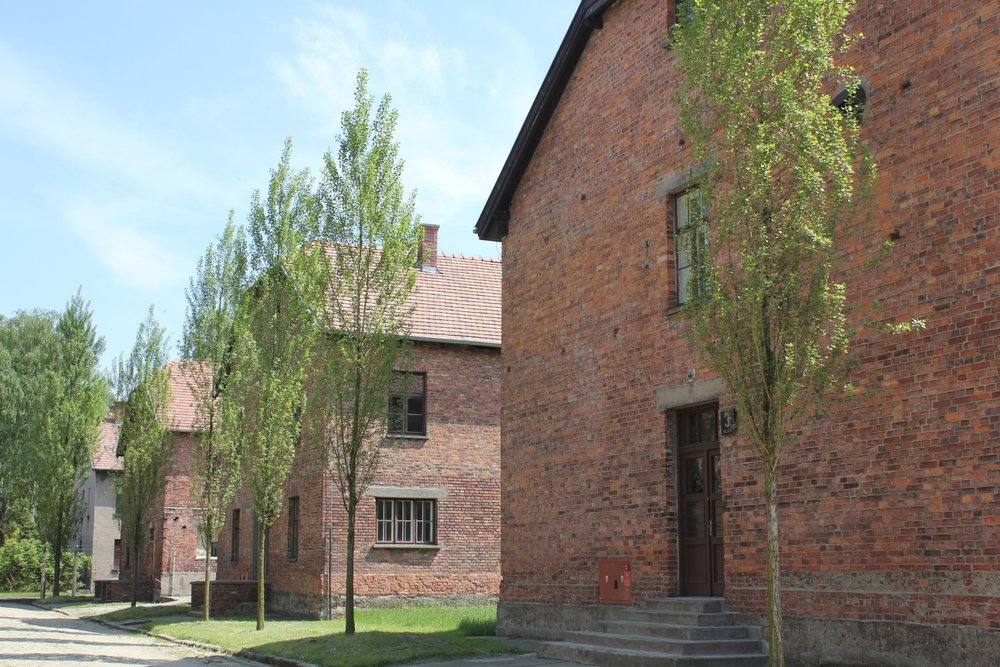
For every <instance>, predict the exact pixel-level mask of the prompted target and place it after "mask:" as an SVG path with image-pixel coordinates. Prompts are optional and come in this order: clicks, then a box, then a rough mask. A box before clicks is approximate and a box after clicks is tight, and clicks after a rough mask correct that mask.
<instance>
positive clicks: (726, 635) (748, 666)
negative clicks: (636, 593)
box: [538, 598, 767, 667]
mask: <svg viewBox="0 0 1000 667" xmlns="http://www.w3.org/2000/svg"><path fill="white" fill-rule="evenodd" d="M594 625H595V626H596V628H595V629H589V630H580V631H573V632H567V633H565V635H564V637H563V641H554V642H541V643H539V646H538V655H539V656H542V657H546V658H555V659H560V660H571V661H576V662H583V663H588V664H595V665H604V666H606V667H619V666H621V667H625V666H627V665H635V666H637V667H662V666H669V667H764V666H765V665H767V655H766V653H765V652H764V651H763V646H764V645H763V642H762V641H761V640H760V638H759V633H758V632H754V631H753V629H752V628H750V627H749V626H743V625H737V624H736V622H735V620H734V616H733V614H730V613H726V612H725V611H724V609H723V603H722V600H721V599H717V598H668V599H662V600H655V601H652V602H650V604H649V606H648V607H646V608H642V609H637V608H632V607H619V608H611V609H609V611H608V618H606V619H604V620H602V621H599V622H595V624H594Z"/></svg>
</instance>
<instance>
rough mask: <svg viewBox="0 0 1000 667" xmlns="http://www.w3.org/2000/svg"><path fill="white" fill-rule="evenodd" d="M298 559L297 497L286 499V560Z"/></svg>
mask: <svg viewBox="0 0 1000 667" xmlns="http://www.w3.org/2000/svg"><path fill="white" fill-rule="evenodd" d="M298 557H299V497H298V496H294V497H292V498H289V499H288V560H297V559H298Z"/></svg>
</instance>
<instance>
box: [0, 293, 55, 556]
mask: <svg viewBox="0 0 1000 667" xmlns="http://www.w3.org/2000/svg"><path fill="white" fill-rule="evenodd" d="M57 321H58V315H57V314H56V313H53V312H47V311H32V312H18V313H16V314H15V315H14V316H13V317H10V318H2V317H0V543H2V542H4V541H6V539H7V537H8V517H9V514H10V512H11V510H12V508H13V506H14V505H15V503H16V502H17V501H18V499H23V498H28V499H29V500H30V504H31V505H32V506H33V504H34V497H35V484H36V474H35V473H36V472H37V469H36V466H34V465H32V463H31V461H32V452H33V447H32V444H33V442H34V441H35V439H36V437H37V434H38V433H39V431H40V426H39V425H40V423H41V418H42V417H43V416H44V415H43V413H42V411H41V410H39V409H38V406H37V401H38V399H39V397H40V396H41V395H42V391H43V388H44V386H45V380H46V374H45V372H46V370H47V369H49V368H50V367H51V365H52V358H53V357H54V355H55V353H56V347H57V336H56V330H55V325H56V322H57Z"/></svg>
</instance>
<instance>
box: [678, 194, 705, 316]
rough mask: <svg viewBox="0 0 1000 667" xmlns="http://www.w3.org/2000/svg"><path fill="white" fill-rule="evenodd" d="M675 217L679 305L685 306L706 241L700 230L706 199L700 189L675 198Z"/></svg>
mask: <svg viewBox="0 0 1000 667" xmlns="http://www.w3.org/2000/svg"><path fill="white" fill-rule="evenodd" d="M674 215H675V216H676V217H675V220H676V223H677V225H676V230H677V233H676V235H675V236H674V239H675V243H676V246H677V303H678V304H683V303H686V302H687V301H689V300H690V297H691V289H692V285H691V272H692V271H693V270H694V268H695V266H696V264H697V261H698V251H699V249H702V248H703V246H704V245H705V241H706V239H705V238H704V236H703V234H702V233H701V232H700V231H699V229H698V223H699V222H701V220H702V219H703V217H704V198H703V197H702V195H701V191H700V190H699V189H698V188H692V189H690V190H687V191H685V192H682V193H680V194H678V195H677V196H675V197H674Z"/></svg>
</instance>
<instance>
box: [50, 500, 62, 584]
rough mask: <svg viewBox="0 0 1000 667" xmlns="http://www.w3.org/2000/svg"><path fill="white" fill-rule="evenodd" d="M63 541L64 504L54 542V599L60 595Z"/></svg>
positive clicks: (60, 509)
mask: <svg viewBox="0 0 1000 667" xmlns="http://www.w3.org/2000/svg"><path fill="white" fill-rule="evenodd" d="M62 540H63V508H62V502H60V503H59V509H57V510H56V534H55V539H54V540H52V557H53V558H54V562H53V563H52V567H53V570H54V571H53V573H52V597H55V596H57V595H59V580H60V579H62V546H63V545H62Z"/></svg>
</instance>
